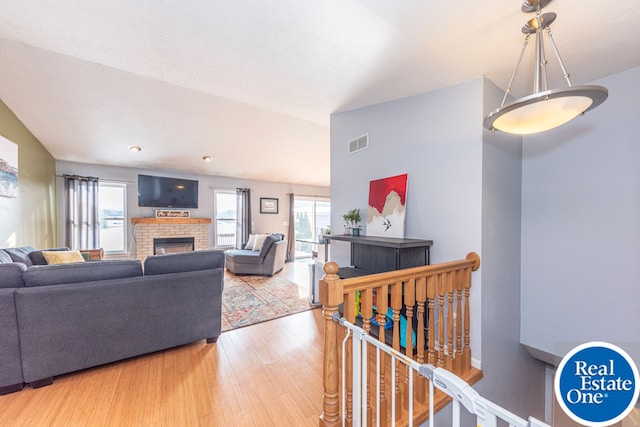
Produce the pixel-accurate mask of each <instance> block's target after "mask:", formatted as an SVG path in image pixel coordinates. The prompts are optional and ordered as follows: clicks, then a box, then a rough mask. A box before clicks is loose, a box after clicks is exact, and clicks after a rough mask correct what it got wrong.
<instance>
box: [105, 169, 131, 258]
mask: <svg viewBox="0 0 640 427" xmlns="http://www.w3.org/2000/svg"><path fill="white" fill-rule="evenodd" d="M99 185H100V189H99V192H98V210H99V214H98V215H99V217H100V246H101V247H102V248H103V249H104V251H105V252H112V253H113V252H126V250H127V227H126V223H127V221H126V219H127V218H126V212H127V209H126V207H127V206H126V200H127V186H126V184H124V183H119V182H109V181H100V184H99Z"/></svg>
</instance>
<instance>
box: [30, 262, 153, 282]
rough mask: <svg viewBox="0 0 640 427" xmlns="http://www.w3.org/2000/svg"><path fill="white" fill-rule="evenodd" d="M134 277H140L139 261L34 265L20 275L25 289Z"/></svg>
mask: <svg viewBox="0 0 640 427" xmlns="http://www.w3.org/2000/svg"><path fill="white" fill-rule="evenodd" d="M135 276H142V264H141V263H140V261H134V260H107V261H89V262H78V263H73V264H55V265H34V266H31V267H29V268H28V269H27V271H25V272H24V273H23V274H22V278H23V279H24V284H25V286H26V287H33V286H48V285H60V284H65V283H81V282H89V281H97V280H107V279H122V278H125V277H135Z"/></svg>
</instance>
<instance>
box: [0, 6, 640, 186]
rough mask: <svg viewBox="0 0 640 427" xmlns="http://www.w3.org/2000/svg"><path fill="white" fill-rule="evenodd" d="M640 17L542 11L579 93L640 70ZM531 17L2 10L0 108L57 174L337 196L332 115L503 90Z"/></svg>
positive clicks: (293, 10) (436, 10) (335, 10)
mask: <svg viewBox="0 0 640 427" xmlns="http://www.w3.org/2000/svg"><path fill="white" fill-rule="evenodd" d="M638 3H639V2H638V1H628V0H609V1H607V2H602V1H598V0H580V1H575V0H555V1H553V2H552V3H551V4H550V5H549V6H548V7H547V8H546V9H545V10H544V12H548V11H553V12H556V13H557V14H558V19H557V20H556V22H555V23H554V25H552V30H553V35H554V39H555V41H556V44H557V45H558V48H559V50H560V53H561V54H562V57H563V60H564V62H565V64H566V66H567V68H568V70H569V71H570V72H571V73H572V80H573V84H574V85H576V84H586V83H589V82H591V81H593V80H595V79H598V78H601V77H604V76H607V75H610V74H614V73H617V72H620V71H623V70H625V69H629V68H633V67H637V66H640V25H638V22H640V8H639V7H638V6H639V4H638ZM520 5H521V1H520V0H488V1H484V2H470V1H468V0H447V1H441V2H436V1H428V0H395V1H392V0H305V1H300V0H227V1H223V0H190V1H184V0H182V1H180V0H111V1H97V0H21V1H10V0H0V98H1V99H2V100H3V101H4V102H5V103H6V104H7V105H8V106H9V108H11V109H12V110H13V111H14V113H15V114H16V115H17V116H18V117H19V118H20V120H22V122H23V123H24V124H25V125H26V126H27V128H28V129H29V130H30V131H31V132H32V133H33V134H34V135H35V136H36V138H38V139H39V140H40V141H41V142H42V144H43V145H44V146H45V147H46V148H47V149H48V150H49V152H50V153H51V154H52V155H53V156H54V157H55V158H56V159H60V160H69V161H79V162H86V163H98V164H108V165H122V166H134V167H144V168H161V169H171V170H180V171H189V172H194V173H201V174H208V175H220V176H234V177H242V178H251V179H259V180H268V181H277V182H291V183H300V184H317V185H329V116H330V114H331V113H333V112H336V111H343V110H347V109H351V108H355V107H360V106H364V105H370V104H374V103H378V102H382V101H387V100H391V99H396V98H400V97H403V96H408V95H414V94H418V93H422V92H426V91H430V90H434V89H438V88H442V87H446V86H450V85H454V84H457V83H460V82H464V81H468V80H471V79H474V78H477V77H480V76H482V75H485V76H486V77H488V78H489V79H491V80H492V81H494V82H495V83H496V84H497V85H498V86H500V87H502V88H504V87H506V85H507V83H508V80H509V77H510V75H511V72H512V71H513V67H514V66H515V62H516V60H517V57H518V54H519V53H520V49H521V44H522V41H523V40H524V36H523V35H522V34H521V33H520V28H521V27H522V25H523V24H524V22H525V21H526V20H527V19H529V18H530V17H531V16H532V15H526V14H524V13H522V12H521V11H520ZM547 53H548V57H549V62H550V67H551V63H552V62H554V60H553V57H551V55H552V52H551V50H550V48H549V49H548V52H547ZM524 71H526V68H525V69H524ZM551 71H552V70H550V72H551ZM520 73H523V71H521V72H519V76H520ZM521 79H522V81H521V82H519V81H518V82H516V85H515V87H514V94H515V95H516V96H522V95H525V94H527V92H525V91H527V90H530V87H531V82H530V77H528V76H526V77H525V76H524V74H522V77H521ZM604 105H606V104H604ZM496 107H497V106H496ZM600 108H604V106H603V107H600ZM479 122H480V120H479ZM357 136H359V135H354V137H357ZM129 145H139V146H141V147H142V151H141V152H140V153H131V152H129V151H128V150H127V146H129ZM345 149H346V145H345ZM204 155H211V156H213V158H214V160H213V161H212V162H209V163H206V162H204V161H203V160H202V156H204Z"/></svg>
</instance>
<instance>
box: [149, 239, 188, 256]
mask: <svg viewBox="0 0 640 427" xmlns="http://www.w3.org/2000/svg"><path fill="white" fill-rule="evenodd" d="M194 241H195V239H194V238H193V237H163V238H155V239H153V254H154V255H165V254H174V253H178V252H191V251H193V250H194Z"/></svg>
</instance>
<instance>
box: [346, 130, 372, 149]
mask: <svg viewBox="0 0 640 427" xmlns="http://www.w3.org/2000/svg"><path fill="white" fill-rule="evenodd" d="M347 144H348V146H349V154H353V153H355V152H358V151H362V150H364V149H366V148H369V134H368V133H366V134H364V135H362V136H359V137H357V138H355V139H352V140H351V141H349V142H348V143H347Z"/></svg>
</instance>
